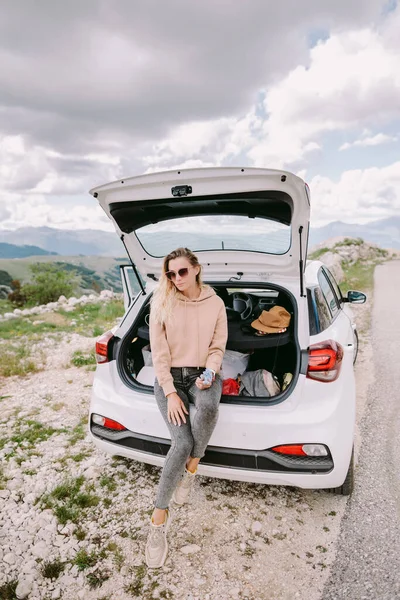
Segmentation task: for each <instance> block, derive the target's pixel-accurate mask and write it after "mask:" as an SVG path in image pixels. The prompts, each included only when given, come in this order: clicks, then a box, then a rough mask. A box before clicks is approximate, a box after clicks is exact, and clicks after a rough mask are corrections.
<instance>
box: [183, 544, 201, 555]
mask: <svg viewBox="0 0 400 600" xmlns="http://www.w3.org/2000/svg"><path fill="white" fill-rule="evenodd" d="M200 550H201V548H200V546H197V544H189V545H188V546H183V547H182V548H181V552H183V554H196V552H200Z"/></svg>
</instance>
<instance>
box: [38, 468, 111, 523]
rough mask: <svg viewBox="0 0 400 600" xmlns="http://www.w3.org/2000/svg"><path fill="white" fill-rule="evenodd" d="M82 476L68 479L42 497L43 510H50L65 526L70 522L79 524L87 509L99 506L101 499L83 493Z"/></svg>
mask: <svg viewBox="0 0 400 600" xmlns="http://www.w3.org/2000/svg"><path fill="white" fill-rule="evenodd" d="M84 480H85V479H84V477H83V476H82V475H81V476H80V477H77V478H75V479H67V480H65V481H64V482H63V483H61V484H60V485H58V486H57V487H55V488H54V490H53V491H52V492H50V493H49V494H45V495H44V496H42V497H41V498H40V499H39V500H38V503H39V504H40V506H41V508H50V509H52V510H53V512H54V514H55V515H56V517H57V519H58V522H59V523H60V524H62V525H65V524H66V523H67V522H68V521H72V522H73V523H78V522H79V520H80V519H81V517H82V516H84V513H85V509H88V508H91V507H94V506H97V505H98V504H99V502H100V498H99V497H98V496H95V495H94V494H91V493H90V492H89V491H87V490H84V491H81V488H82V485H83V483H84Z"/></svg>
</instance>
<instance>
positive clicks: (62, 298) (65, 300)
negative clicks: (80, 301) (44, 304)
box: [58, 296, 67, 304]
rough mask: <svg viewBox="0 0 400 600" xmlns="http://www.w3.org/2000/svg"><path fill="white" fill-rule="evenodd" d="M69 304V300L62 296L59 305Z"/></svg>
mask: <svg viewBox="0 0 400 600" xmlns="http://www.w3.org/2000/svg"><path fill="white" fill-rule="evenodd" d="M66 302H67V299H66V297H65V296H60V297H59V299H58V303H59V304H65V303H66Z"/></svg>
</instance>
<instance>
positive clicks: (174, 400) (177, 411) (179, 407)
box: [167, 392, 189, 426]
mask: <svg viewBox="0 0 400 600" xmlns="http://www.w3.org/2000/svg"><path fill="white" fill-rule="evenodd" d="M167 400H168V422H169V423H171V422H172V423H173V424H174V425H179V426H180V425H181V420H182V421H183V423H186V418H185V415H184V412H185V413H186V414H187V415H188V414H189V412H188V410H187V409H186V406H185V404H184V402H183V400H182V399H181V398H180V397H179V395H178V394H177V393H176V392H173V393H172V394H168V396H167Z"/></svg>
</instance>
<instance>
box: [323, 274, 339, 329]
mask: <svg viewBox="0 0 400 600" xmlns="http://www.w3.org/2000/svg"><path fill="white" fill-rule="evenodd" d="M318 282H319V285H320V287H321V291H322V293H323V295H324V298H325V300H326V303H327V305H328V308H329V311H330V313H331V315H332V318H333V319H334V318H335V317H336V315H337V314H338V312H339V308H340V307H339V303H338V300H337V298H336V294H334V292H333V289H332V287H331V285H330V283H329V281H328V279H327V277H326V275H325V273H324V271H323V269H321V270H320V272H319V273H318Z"/></svg>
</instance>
